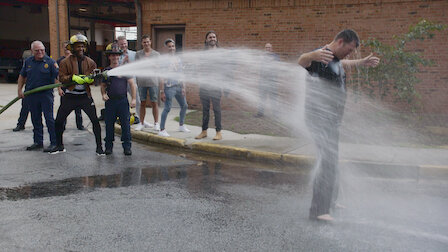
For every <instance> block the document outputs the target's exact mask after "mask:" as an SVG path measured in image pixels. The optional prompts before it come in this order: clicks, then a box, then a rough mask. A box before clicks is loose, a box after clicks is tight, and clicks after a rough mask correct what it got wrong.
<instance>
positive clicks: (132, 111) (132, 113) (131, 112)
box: [116, 108, 135, 125]
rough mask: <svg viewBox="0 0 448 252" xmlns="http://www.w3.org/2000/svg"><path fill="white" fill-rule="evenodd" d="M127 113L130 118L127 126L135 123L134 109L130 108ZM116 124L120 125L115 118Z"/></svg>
mask: <svg viewBox="0 0 448 252" xmlns="http://www.w3.org/2000/svg"><path fill="white" fill-rule="evenodd" d="M129 112H130V114H131V116H130V117H129V124H130V125H133V124H134V122H135V108H131V109H130V111H129ZM116 123H117V124H120V120H119V119H118V117H117V120H116Z"/></svg>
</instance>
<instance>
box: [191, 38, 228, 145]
mask: <svg viewBox="0 0 448 252" xmlns="http://www.w3.org/2000/svg"><path fill="white" fill-rule="evenodd" d="M204 44H205V50H214V49H218V48H219V44H218V36H216V33H215V32H214V31H209V32H207V33H206V34H205V42H204ZM221 97H222V89H221V88H215V87H204V86H201V87H200V88H199V98H200V99H201V103H202V132H201V133H200V134H199V135H197V136H196V137H195V138H196V139H202V138H206V137H207V129H208V121H209V119H210V103H212V104H213V113H214V115H215V126H216V136H215V137H214V138H213V140H221V139H222V134H221V129H222V126H221Z"/></svg>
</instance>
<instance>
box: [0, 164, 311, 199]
mask: <svg viewBox="0 0 448 252" xmlns="http://www.w3.org/2000/svg"><path fill="white" fill-rule="evenodd" d="M163 181H177V182H178V183H179V184H181V185H183V186H185V188H186V189H187V190H188V191H191V192H195V193H211V194H213V193H214V192H215V188H216V187H217V186H219V184H222V183H244V184H256V185H263V186H269V185H278V184H284V183H286V184H292V185H294V186H301V185H302V186H306V185H307V184H308V183H307V181H308V176H305V174H291V173H285V172H281V171H277V170H266V169H263V170H260V169H257V168H256V167H255V166H254V167H247V166H239V165H234V164H223V163H221V162H211V161H200V162H198V163H197V164H193V165H182V166H171V167H148V168H143V169H140V168H125V169H123V170H122V171H121V172H120V173H117V174H110V175H95V176H85V177H75V178H68V179H63V180H58V181H47V182H36V183H32V184H28V185H23V186H19V187H12V188H0V200H20V199H33V198H44V197H52V196H65V195H69V194H76V193H82V192H89V191H92V190H95V188H117V187H128V186H138V185H145V184H151V183H159V182H163Z"/></svg>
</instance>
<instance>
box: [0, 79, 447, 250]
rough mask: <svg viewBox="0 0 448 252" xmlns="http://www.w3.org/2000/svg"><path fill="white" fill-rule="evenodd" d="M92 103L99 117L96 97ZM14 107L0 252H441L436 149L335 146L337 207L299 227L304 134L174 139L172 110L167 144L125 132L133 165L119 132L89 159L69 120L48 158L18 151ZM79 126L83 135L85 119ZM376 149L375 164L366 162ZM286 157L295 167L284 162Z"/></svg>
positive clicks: (3, 158)
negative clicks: (328, 216) (60, 149)
mask: <svg viewBox="0 0 448 252" xmlns="http://www.w3.org/2000/svg"><path fill="white" fill-rule="evenodd" d="M16 87H17V86H16V85H12V84H10V85H3V84H0V90H2V92H0V104H6V103H7V102H8V101H9V100H10V99H12V98H14V95H15V90H16ZM94 95H95V97H94V99H95V101H96V104H97V109H98V110H99V109H101V107H102V106H104V105H103V104H104V103H103V102H102V101H100V99H99V97H98V89H96V88H94ZM58 106H59V99H58V98H56V99H55V108H57V107H58ZM19 109H20V104H19V103H17V104H15V105H13V107H11V108H10V109H9V110H7V111H6V112H5V113H4V114H2V115H0V121H1V124H0V167H1V169H0V216H2V217H1V218H0V248H1V250H2V251H65V250H67V251H148V250H149V251H181V250H182V251H446V250H447V249H448V235H447V234H448V226H447V223H448V219H447V217H448V215H446V209H447V208H448V198H447V194H446V191H447V188H448V184H447V182H446V181H447V180H446V177H444V176H446V173H444V172H440V173H437V172H436V171H445V168H444V165H446V159H443V158H444V157H446V156H443V155H442V154H444V153H446V152H445V149H443V148H431V149H425V148H397V149H398V150H395V148H388V149H381V148H385V147H382V146H378V149H374V148H373V147H372V146H366V147H365V148H366V151H367V153H364V152H362V146H361V145H355V146H353V145H346V144H344V143H342V144H341V145H342V150H341V168H342V169H341V170H342V171H343V173H342V174H341V180H342V182H341V184H342V190H341V194H340V200H341V202H342V203H343V204H344V205H345V206H347V208H346V209H339V210H337V211H336V212H334V217H335V218H336V221H335V222H334V223H332V224H323V223H320V222H316V221H310V220H309V219H308V211H309V206H310V201H311V194H312V192H311V189H312V187H311V181H312V179H311V178H312V172H311V169H306V167H307V164H308V165H310V164H311V163H312V156H313V150H312V145H311V144H310V143H309V142H305V140H306V139H304V140H303V142H300V141H298V139H287V138H273V137H266V136H257V135H250V136H248V135H240V134H236V133H232V132H229V131H224V132H223V136H224V140H222V141H218V142H216V141H213V140H211V138H210V137H209V138H207V139H203V140H194V136H195V135H197V134H198V133H199V131H200V128H199V127H195V126H190V125H187V127H189V129H190V130H191V132H190V133H181V132H176V129H177V126H178V125H177V122H176V121H174V117H175V116H177V110H174V109H173V110H172V111H171V113H170V118H169V120H168V125H167V130H168V132H169V133H170V134H171V135H172V138H163V137H158V136H157V135H155V132H153V131H151V129H147V130H145V131H144V132H136V131H133V135H134V139H137V138H139V140H138V142H137V141H136V142H134V143H133V155H132V156H130V157H129V156H125V155H124V154H123V153H122V150H121V146H120V144H119V141H118V140H119V137H117V139H116V140H117V142H116V144H115V146H114V154H113V155H112V156H103V157H98V156H96V155H95V153H94V151H95V144H94V137H93V134H92V133H91V132H89V131H79V130H77V129H76V127H75V118H74V114H72V115H70V117H69V118H68V124H67V130H66V132H65V133H64V141H65V143H66V149H67V152H66V153H61V154H57V155H49V154H46V153H42V152H41V151H31V152H29V151H25V148H26V146H28V145H30V144H31V143H32V127H31V123H30V121H29V120H28V122H27V125H26V129H25V131H20V132H12V130H11V129H12V128H14V127H15V124H16V120H17V116H18V111H19ZM148 117H150V114H149V111H148ZM84 126H86V127H87V128H88V129H89V130H91V125H89V120H88V119H87V118H86V120H84ZM210 133H214V132H213V131H211V130H210ZM210 135H213V134H210ZM44 136H45V145H47V144H48V134H47V133H46V132H44ZM103 136H104V130H103ZM298 142H299V143H298ZM275 145H277V146H276V147H274V146H275ZM195 146H196V147H195ZM299 147H301V148H299ZM408 149H410V150H408ZM211 150H212V151H211ZM305 150H307V151H309V152H306V151H305ZM392 150H394V151H396V153H392ZM424 151H427V152H424ZM350 152H353V153H352V154H351V155H352V156H350ZM375 152H376V153H377V155H378V156H380V157H378V158H375V155H374V156H373V157H371V156H369V155H368V153H375ZM409 152H410V153H409ZM422 152H423V154H421V153H422ZM203 153H209V154H213V155H203ZM405 154H406V155H405ZM257 155H258V156H257ZM363 155H364V156H365V158H360V157H362V156H363ZM384 155H387V156H388V157H387V158H386V157H384ZM412 155H416V156H412ZM223 157H229V158H223ZM355 157H356V158H358V159H355V160H350V158H355ZM406 157H407V158H409V159H406ZM419 157H420V158H419ZM380 158H382V159H380ZM399 158H402V159H401V160H404V161H406V162H404V161H400V159H399ZM411 158H412V159H411ZM242 159H248V160H251V159H257V160H260V161H261V160H265V161H266V160H269V161H271V163H273V164H274V165H269V164H266V163H267V162H252V161H249V162H248V161H243V160H242ZM310 160H311V163H308V162H309V161H310ZM433 160H438V161H437V162H434V161H433ZM414 161H415V162H414ZM430 161H431V162H430ZM297 162H298V163H300V162H303V163H302V165H290V164H292V163H297ZM382 162H384V164H382ZM413 162H414V163H413ZM280 163H284V164H286V165H279V164H280ZM421 165H427V166H431V167H433V170H432V171H433V172H432V173H426V171H428V170H427V169H421V167H420V166H421ZM391 171H392V173H391Z"/></svg>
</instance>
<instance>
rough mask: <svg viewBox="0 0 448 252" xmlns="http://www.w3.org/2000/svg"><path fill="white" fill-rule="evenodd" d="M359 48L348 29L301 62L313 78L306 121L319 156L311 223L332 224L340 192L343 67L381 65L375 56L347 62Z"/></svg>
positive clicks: (309, 91)
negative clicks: (331, 213) (339, 164)
mask: <svg viewBox="0 0 448 252" xmlns="http://www.w3.org/2000/svg"><path fill="white" fill-rule="evenodd" d="M358 46H359V37H358V35H357V34H356V32H355V31H353V30H350V29H347V30H343V31H341V32H340V33H338V34H337V35H336V37H335V38H334V39H333V41H332V42H331V43H330V44H328V45H326V46H324V47H323V48H320V49H317V50H314V51H312V52H308V53H304V54H302V55H301V56H300V58H299V62H298V63H299V65H300V66H302V67H304V68H305V69H306V70H307V71H308V73H309V74H310V75H311V77H309V78H308V81H307V89H306V101H305V104H306V105H305V118H306V124H307V126H308V129H309V131H310V133H311V136H312V138H313V140H314V142H315V144H316V148H317V152H318V153H317V155H318V158H317V172H316V177H315V179H314V184H313V199H312V202H311V209H310V219H314V220H324V221H332V220H333V218H332V217H331V216H330V208H331V207H333V206H334V205H335V200H336V198H337V194H338V190H339V181H338V148H339V126H340V124H341V121H342V117H343V114H344V107H345V99H346V96H347V94H346V87H345V71H344V68H343V67H347V66H368V67H375V66H377V65H378V63H379V58H377V57H373V56H372V54H370V55H369V56H367V57H365V58H362V59H359V60H344V58H345V57H347V56H348V55H349V54H350V53H351V52H353V51H354V50H355V49H356V48H357V47H358ZM313 77H317V78H313Z"/></svg>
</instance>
